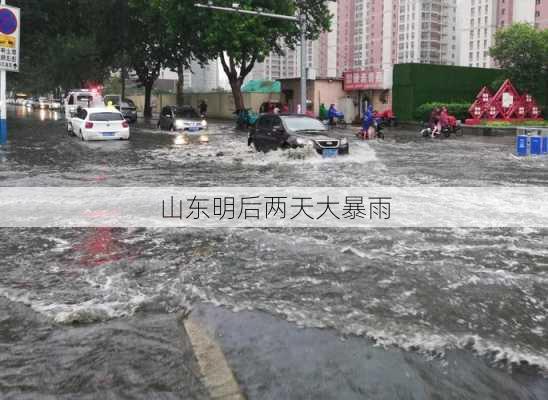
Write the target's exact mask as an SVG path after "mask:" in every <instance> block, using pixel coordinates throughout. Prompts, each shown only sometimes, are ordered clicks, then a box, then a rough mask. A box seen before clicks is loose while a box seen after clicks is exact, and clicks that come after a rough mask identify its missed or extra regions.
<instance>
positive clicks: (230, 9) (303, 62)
mask: <svg viewBox="0 0 548 400" xmlns="http://www.w3.org/2000/svg"><path fill="white" fill-rule="evenodd" d="M194 6H195V7H199V8H208V9H210V10H217V11H224V12H232V13H237V14H247V15H254V16H257V17H265V18H275V19H283V20H286V21H293V22H296V23H298V24H299V29H300V31H301V113H302V114H304V113H306V78H307V77H306V61H307V58H306V16H305V14H304V13H303V12H302V11H301V13H300V14H299V16H297V17H295V16H291V15H283V14H274V13H269V12H264V11H263V10H261V9H257V10H243V9H241V8H240V5H239V4H238V3H233V4H232V7H219V6H214V5H213V2H212V1H208V2H207V4H202V3H196V4H194Z"/></svg>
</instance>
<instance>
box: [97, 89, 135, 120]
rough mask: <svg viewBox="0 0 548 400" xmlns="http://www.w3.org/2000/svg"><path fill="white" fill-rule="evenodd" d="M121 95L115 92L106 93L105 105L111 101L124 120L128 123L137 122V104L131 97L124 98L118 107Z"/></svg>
mask: <svg viewBox="0 0 548 400" xmlns="http://www.w3.org/2000/svg"><path fill="white" fill-rule="evenodd" d="M121 98H122V96H119V95H115V94H108V95H106V96H105V98H104V102H105V105H106V106H107V105H108V104H109V103H112V105H113V106H114V107H116V109H117V110H118V111H120V112H121V113H122V115H123V116H124V118H125V119H126V121H128V122H129V123H135V122H137V106H136V105H135V103H134V102H133V100H131V99H124V100H123V101H122V106H121V107H120V99H121Z"/></svg>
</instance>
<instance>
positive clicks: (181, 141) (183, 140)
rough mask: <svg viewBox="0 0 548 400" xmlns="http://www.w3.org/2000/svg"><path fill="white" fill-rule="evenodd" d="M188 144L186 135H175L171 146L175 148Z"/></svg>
mask: <svg viewBox="0 0 548 400" xmlns="http://www.w3.org/2000/svg"><path fill="white" fill-rule="evenodd" d="M188 143H189V141H188V136H186V135H177V136H175V137H174V138H173V144H174V145H175V146H185V145H187V144H188Z"/></svg>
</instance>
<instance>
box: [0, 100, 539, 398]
mask: <svg viewBox="0 0 548 400" xmlns="http://www.w3.org/2000/svg"><path fill="white" fill-rule="evenodd" d="M9 127H10V132H9V143H8V145H7V146H5V147H4V148H2V149H0V186H170V185H177V186H221V185H222V186H299V185H302V186H330V185H333V186H375V185H394V186H421V185H431V186H490V185H495V186H499V185H502V186H514V185H520V186H521V185H536V186H548V177H547V174H546V173H547V170H548V160H547V159H546V158H536V159H535V158H527V159H517V158H516V157H515V156H513V154H512V152H513V141H512V138H500V137H492V138H490V137H486V138H484V137H481V138H478V137H473V138H472V137H466V136H465V137H463V138H456V139H454V138H452V139H447V140H436V141H432V140H425V139H422V138H420V137H419V135H418V133H417V132H414V131H409V130H392V131H388V132H387V139H386V140H385V141H375V142H361V141H358V140H357V139H355V138H354V136H353V132H352V130H351V129H349V130H341V131H337V132H336V133H337V134H338V135H340V136H345V137H348V138H349V139H350V155H349V156H348V157H344V158H339V159H334V160H324V159H322V158H320V157H317V156H316V155H314V154H306V153H303V152H299V151H295V152H272V153H269V154H266V155H265V154H261V153H257V152H255V151H254V150H253V149H250V148H248V147H247V145H246V133H245V132H238V131H234V129H233V127H232V124H231V123H230V122H213V123H212V124H211V126H210V129H209V132H208V136H209V144H207V145H204V144H200V143H199V141H198V143H196V142H195V141H189V142H188V143H186V141H185V140H183V138H182V137H181V136H180V135H170V134H167V133H161V132H159V131H158V130H157V129H156V128H155V127H154V124H152V125H150V124H149V125H147V124H143V123H139V124H138V125H137V126H136V127H134V128H133V129H132V137H131V140H130V141H129V142H100V143H84V142H81V141H80V140H78V139H76V138H74V137H68V136H67V134H66V130H65V122H64V121H63V119H62V114H55V113H50V112H48V111H44V112H25V111H23V110H22V109H21V108H16V109H11V110H10V119H9ZM353 129H354V128H353ZM356 129H357V128H356ZM0 190H1V189H0ZM516 206H517V207H518V206H519V205H516ZM547 237H548V232H547V230H546V229H474V228H469V229H428V228H424V229H399V230H390V229H370V230H364V231H355V230H341V229H308V230H307V229H249V230H246V229H239V230H238V229H235V230H217V231H206V230H199V229H178V230H177V229H165V230H161V229H106V228H105V229H61V228H56V229H0V254H2V258H1V260H0V270H1V274H0V299H1V303H0V304H1V305H0V306H1V308H2V315H5V316H6V317H3V318H4V319H3V320H2V321H3V323H2V324H1V325H0V347H2V348H3V349H4V350H6V351H3V352H2V355H0V365H2V366H6V368H2V369H1V370H0V397H1V398H9V399H34V398H40V399H41V398H46V399H49V398H52V399H53V398H67V399H68V398H90V399H91V398H97V395H96V394H98V395H99V396H102V397H101V398H108V399H111V398H112V399H122V398H143V399H144V398H158V399H163V398H168V399H169V398H204V396H206V398H207V394H204V388H203V386H202V385H201V384H200V383H199V382H198V381H197V380H196V379H197V377H196V373H195V372H196V364H195V360H194V358H193V356H192V354H191V353H190V352H189V349H188V346H187V343H186V342H185V340H186V339H185V338H184V335H182V334H181V333H180V331H179V328H178V325H177V324H178V323H177V320H176V315H177V313H180V312H184V311H185V310H188V309H191V308H194V312H193V315H194V316H195V318H196V320H197V321H200V322H203V323H204V324H205V325H206V326H208V327H209V329H211V332H213V334H214V336H215V337H217V338H218V341H219V343H220V344H221V346H222V348H223V350H224V351H225V352H226V354H227V358H228V361H229V364H230V365H231V366H232V368H233V369H234V373H235V375H236V377H237V378H238V379H239V381H240V383H241V384H242V386H243V387H244V389H245V392H246V393H247V394H248V396H249V398H250V399H263V398H266V399H268V398H339V399H354V398H379V399H384V398H386V399H388V398H401V399H435V398H439V399H453V398H466V399H478V400H479V399H485V398H493V399H499V398H500V399H506V398H519V399H521V398H523V399H545V398H548V388H547V386H546V382H547V380H546V379H545V375H546V372H547V371H548V367H547V366H548V357H547V356H546V355H547V354H548V340H547V337H546V331H547V328H546V321H547V317H548V312H547V310H548V303H547V302H546V299H547V298H548V285H547V282H548V269H547V268H548V250H547V249H548V247H547V246H546V245H547V244H548V241H547V239H546V238H547ZM349 246H350V247H352V248H354V249H356V250H357V251H358V252H359V253H361V254H364V255H365V257H358V256H356V255H355V254H352V253H341V249H343V248H346V247H349ZM221 307H222V308H221ZM227 310H230V311H227ZM181 335H182V336H181ZM373 345H378V346H380V347H373ZM124 366H127V368H126V369H124ZM57 371H63V372H64V373H65V374H66V376H65V375H63V376H65V377H63V376H58V375H57ZM48 396H49V397H48ZM63 396H64V397H63ZM459 396H460V397H459Z"/></svg>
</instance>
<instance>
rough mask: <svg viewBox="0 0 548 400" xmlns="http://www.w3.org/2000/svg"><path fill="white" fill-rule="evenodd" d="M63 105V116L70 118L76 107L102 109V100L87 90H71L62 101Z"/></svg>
mask: <svg viewBox="0 0 548 400" xmlns="http://www.w3.org/2000/svg"><path fill="white" fill-rule="evenodd" d="M64 104H65V116H66V118H70V117H71V116H72V115H74V113H75V112H76V110H77V109H78V107H81V108H90V107H104V105H103V104H104V103H103V98H102V97H101V95H100V94H99V93H97V92H92V91H91V90H87V89H79V90H72V91H70V92H69V94H68V95H67V97H66V98H65V101H64Z"/></svg>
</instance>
